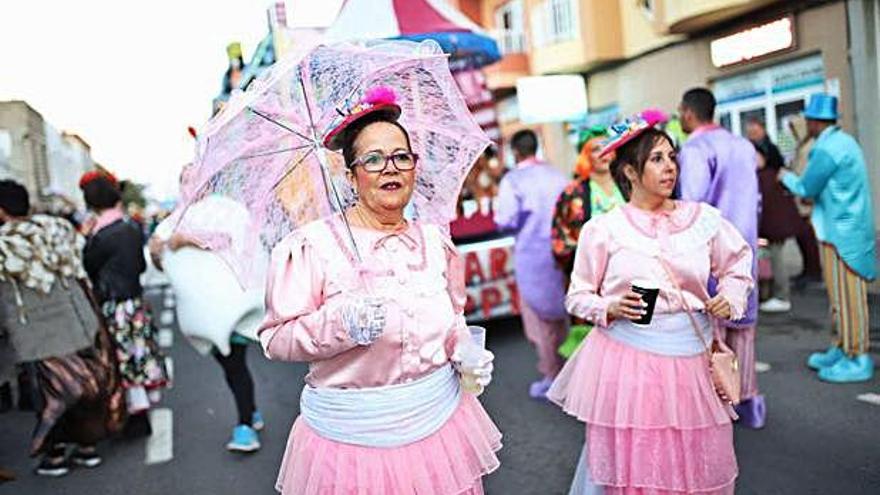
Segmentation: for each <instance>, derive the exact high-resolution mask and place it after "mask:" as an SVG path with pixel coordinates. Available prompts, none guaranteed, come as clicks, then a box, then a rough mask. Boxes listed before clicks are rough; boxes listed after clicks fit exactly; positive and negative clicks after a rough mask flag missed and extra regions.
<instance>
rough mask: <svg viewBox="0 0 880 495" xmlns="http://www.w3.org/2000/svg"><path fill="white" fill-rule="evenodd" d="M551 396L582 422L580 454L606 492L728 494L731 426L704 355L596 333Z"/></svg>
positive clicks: (732, 470)
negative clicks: (658, 350)
mask: <svg viewBox="0 0 880 495" xmlns="http://www.w3.org/2000/svg"><path fill="white" fill-rule="evenodd" d="M548 397H549V398H550V400H552V401H553V402H556V403H557V404H559V405H560V406H562V408H563V410H564V411H565V412H566V413H568V414H571V415H572V416H575V417H577V418H578V419H579V420H581V421H584V422H585V423H586V426H587V432H586V437H587V444H586V456H585V459H586V462H587V464H588V466H589V473H590V477H591V478H592V480H593V482H594V483H595V484H597V485H602V486H603V487H604V488H605V493H607V494H615V495H642V494H645V495H647V494H652V495H655V494H656V495H660V494H681V493H700V494H732V493H733V489H734V482H735V480H736V476H737V464H736V455H735V453H734V449H733V429H732V425H731V422H730V418H729V417H728V415H727V413H726V411H725V409H724V406H723V405H722V403H721V401H720V399H719V398H718V396H717V394H716V393H715V390H714V387H713V386H712V383H711V381H710V378H709V374H708V371H707V370H706V361H705V358H704V357H703V356H702V355H697V356H688V357H673V356H665V355H661V354H654V353H651V352H647V351H643V350H639V349H636V348H634V347H632V346H629V345H626V344H623V343H621V342H618V341H616V340H614V339H613V338H611V337H609V336H608V335H607V334H606V332H605V331H604V330H598V331H594V332H591V333H590V335H589V336H588V337H587V340H586V341H585V342H584V344H583V345H582V346H581V348H580V349H579V350H578V351H577V353H576V354H575V355H574V356H572V358H571V359H570V360H569V362H568V363H567V364H566V366H565V368H563V370H562V372H560V374H559V376H558V377H557V378H556V381H555V382H554V384H553V387H552V388H551V389H550V391H549V392H548Z"/></svg>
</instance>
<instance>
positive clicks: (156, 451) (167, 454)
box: [144, 408, 174, 464]
mask: <svg viewBox="0 0 880 495" xmlns="http://www.w3.org/2000/svg"><path fill="white" fill-rule="evenodd" d="M150 425H151V426H152V427H153V434H152V435H150V437H149V438H147V456H146V459H145V461H144V462H145V463H146V464H159V463H161V462H168V461H170V460H171V459H173V458H174V416H173V414H172V412H171V409H168V408H161V409H153V410H151V411H150Z"/></svg>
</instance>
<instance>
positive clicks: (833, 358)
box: [807, 345, 846, 371]
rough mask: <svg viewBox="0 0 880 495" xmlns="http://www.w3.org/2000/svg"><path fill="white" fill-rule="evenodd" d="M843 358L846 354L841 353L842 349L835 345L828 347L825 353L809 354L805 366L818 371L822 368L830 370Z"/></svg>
mask: <svg viewBox="0 0 880 495" xmlns="http://www.w3.org/2000/svg"><path fill="white" fill-rule="evenodd" d="M845 357H846V354H844V353H843V349H841V348H840V347H837V346H836V345H835V346H831V347H829V348H828V350H827V351H825V352H814V353H812V354H810V357H809V358H808V359H807V366H809V367H810V368H813V369H814V370H817V371H818V370H821V369H822V368H830V367H832V366H834V365H835V364H836V363H837V362H838V361H840V360H841V359H843V358H845Z"/></svg>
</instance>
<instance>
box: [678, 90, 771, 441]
mask: <svg viewBox="0 0 880 495" xmlns="http://www.w3.org/2000/svg"><path fill="white" fill-rule="evenodd" d="M679 114H680V115H681V124H682V128H683V129H684V130H685V132H688V133H690V137H689V138H688V140H687V141H686V142H685V143H684V145H682V147H681V150H680V151H679V155H678V156H679V166H680V167H681V173H680V179H679V187H680V192H681V198H682V199H686V200H691V201H703V202H705V203H708V204H710V205H712V206H714V207H716V208H718V209H719V210H721V214H722V215H723V216H724V218H726V219H727V220H728V221H730V222H731V223H732V224H733V225H735V226H736V227H737V229H739V232H740V233H741V234H742V236H743V237H744V238H745V239H746V242H748V243H749V245H751V246H752V250H753V251H754V252H755V254H756V256H755V260H757V259H758V257H757V246H758V208H759V203H760V193H759V192H758V177H757V156H756V152H755V147H754V146H753V145H752V144H751V143H750V142H749V141H747V140H746V139H745V138H742V137H739V136H735V135H734V134H731V133H730V132H729V131H728V130H726V129H724V128H723V127H720V126H718V125H715V124H714V123H713V116H714V114H715V97H714V96H713V95H712V93H711V92H710V91H709V90H707V89H705V88H694V89H691V90H689V91H687V92H686V93H685V94H684V96H683V97H682V100H681V104H680V105H679ZM755 279H756V280H757V261H756V264H755ZM709 282H710V292H711V293H712V295H714V280H710V281H709ZM757 320H758V291H756V290H754V291H752V294H751V296H750V297H749V306H748V309H747V310H746V314H745V316H744V317H743V319H742V320H739V321H737V322H734V323H732V324H729V325H728V326H727V327H726V328H722V333H723V334H724V335H725V340H726V342H727V344H728V345H729V346H730V347H731V348H732V349H733V350H734V352H736V355H737V358H738V360H739V365H740V374H741V376H742V402H741V403H740V404H739V405H738V406H737V408H736V409H737V412H738V413H739V415H740V418H741V419H740V422H741V423H742V424H743V425H745V426H748V427H751V428H762V427H763V426H764V423H765V418H766V411H765V405H764V396H762V395H760V394H759V393H758V382H757V377H756V371H755V330H756V326H757Z"/></svg>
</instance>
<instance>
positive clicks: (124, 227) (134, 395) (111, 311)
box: [80, 172, 168, 437]
mask: <svg viewBox="0 0 880 495" xmlns="http://www.w3.org/2000/svg"><path fill="white" fill-rule="evenodd" d="M80 188H81V189H82V190H83V196H84V198H85V202H86V205H88V207H89V208H90V209H92V210H93V211H94V212H95V213H96V214H97V217H96V219H95V221H94V224H93V225H92V226H91V231H90V233H89V238H88V241H87V243H86V246H85V249H84V250H83V263H84V265H85V269H86V272H87V273H88V274H89V279H90V280H91V282H92V286H93V289H94V292H95V297H96V299H97V300H98V303H99V305H100V307H101V311H102V313H103V316H104V319H105V322H106V324H107V328H108V329H109V331H110V334H111V336H112V337H113V340H114V344H115V346H116V357H117V361H118V363H119V372H120V374H121V375H122V383H123V386H124V387H125V389H126V403H127V406H128V412H129V414H130V416H129V421H128V424H126V430H125V434H126V436H129V437H136V436H147V435H149V434H150V433H151V428H150V423H149V419H148V418H147V411H148V410H149V408H150V398H149V396H148V392H149V391H154V390H159V389H161V388H163V387H165V386H166V385H167V382H168V378H167V374H166V369H165V357H164V356H163V355H162V353H161V351H160V350H159V346H158V344H157V343H156V338H155V333H154V328H153V324H152V321H151V316H150V313H149V311H148V308H147V307H146V306H145V304H144V301H143V299H142V296H143V287H142V286H141V283H140V274H141V273H143V272H144V270H146V259H145V258H144V252H143V246H144V238H143V234H142V233H141V231H140V229H139V228H138V227H136V226H134V225H132V224H131V223H129V221H128V220H127V219H126V218H125V217H124V215H123V212H122V206H121V196H120V192H119V189H118V188H117V186H116V183H115V179H113V178H112V177H110V176H107V175H105V174H102V173H98V172H90V173H88V174H86V175H84V176H83V178H82V179H81V180H80ZM154 398H155V397H154Z"/></svg>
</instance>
